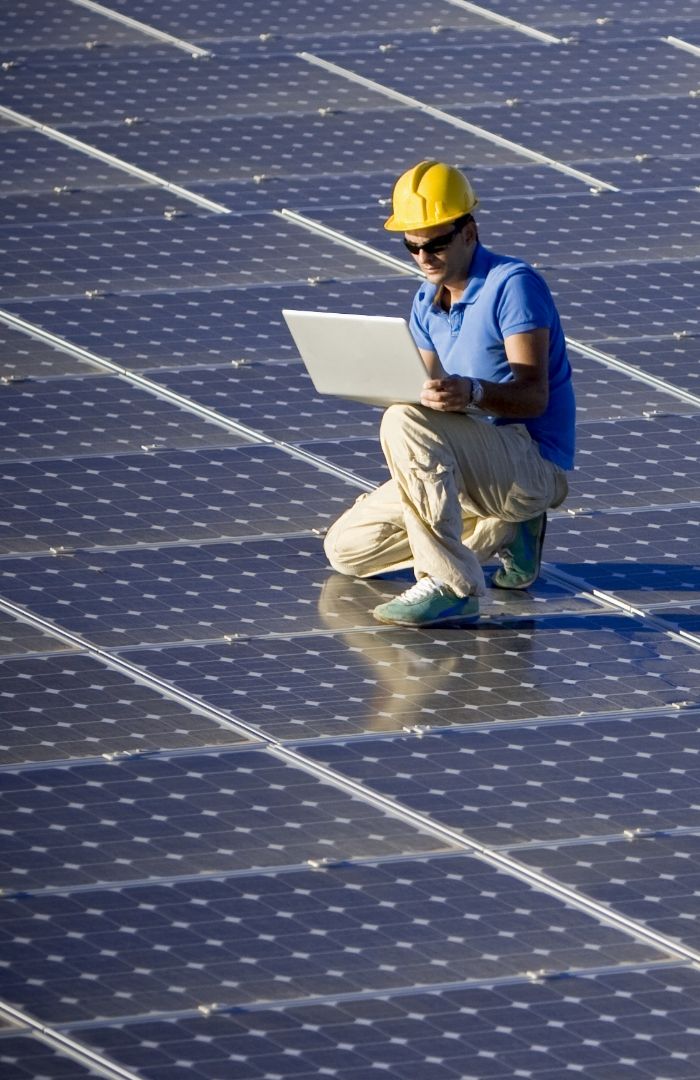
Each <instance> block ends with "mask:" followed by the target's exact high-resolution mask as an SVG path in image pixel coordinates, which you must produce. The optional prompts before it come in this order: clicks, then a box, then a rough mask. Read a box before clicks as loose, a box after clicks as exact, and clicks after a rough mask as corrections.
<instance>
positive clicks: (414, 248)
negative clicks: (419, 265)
mask: <svg viewBox="0 0 700 1080" xmlns="http://www.w3.org/2000/svg"><path fill="white" fill-rule="evenodd" d="M456 231H457V230H456V229H453V230H452V232H451V233H447V235H446V236H436V237H435V239H434V240H427V241H426V243H425V244H414V242H413V241H412V240H406V239H404V245H405V246H406V248H407V249H408V250H409V251H410V252H411V255H419V254H420V253H421V251H424V252H425V254H426V255H435V254H436V253H437V252H438V251H444V250H445V248H448V247H449V246H450V244H451V243H452V241H453V239H454V236H455V233H456Z"/></svg>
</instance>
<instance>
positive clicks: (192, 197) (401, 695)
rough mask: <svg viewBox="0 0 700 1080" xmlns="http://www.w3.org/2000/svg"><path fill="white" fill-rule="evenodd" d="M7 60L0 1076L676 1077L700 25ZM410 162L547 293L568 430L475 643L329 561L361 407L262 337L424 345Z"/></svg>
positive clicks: (2, 185)
mask: <svg viewBox="0 0 700 1080" xmlns="http://www.w3.org/2000/svg"><path fill="white" fill-rule="evenodd" d="M0 23H1V24H2V29H3V41H4V53H3V69H4V72H3V74H4V77H5V78H4V85H5V98H4V101H5V104H6V108H5V109H4V110H3V111H2V115H0V160H1V161H2V164H3V168H2V170H1V174H2V179H1V180H0V215H1V220H0V249H2V251H3V253H4V262H3V276H2V279H1V281H2V296H1V297H0V357H1V360H2V367H1V371H0V376H1V379H2V381H0V397H1V398H2V404H3V406H4V408H3V410H2V421H0V425H1V427H0V430H1V432H2V439H1V440H0V478H1V480H0V530H1V536H2V539H1V541H0V545H1V546H0V571H2V585H1V586H0V713H1V714H2V726H1V727H0V803H1V804H2V807H3V814H2V828H1V829H0V879H1V881H0V885H1V886H2V895H1V896H0V918H2V921H3V943H2V945H0V972H1V974H0V981H1V983H2V989H1V990H0V1063H1V1065H2V1074H3V1080H4V1078H5V1077H7V1078H8V1080H30V1078H31V1080H40V1078H46V1080H63V1078H65V1080H68V1078H69V1077H70V1078H71V1080H72V1078H78V1077H80V1078H82V1077H85V1078H88V1077H92V1076H97V1075H99V1076H102V1077H107V1078H109V1080H137V1078H138V1080H192V1078H194V1080H222V1078H223V1077H226V1078H229V1077H231V1078H233V1077H236V1080H237V1078H238V1077H239V1076H240V1077H241V1080H243V1077H251V1078H252V1077H256V1078H259V1080H279V1078H280V1077H285V1078H286V1077H291V1076H294V1077H295V1078H297V1080H307V1078H308V1080H311V1078H312V1077H313V1078H314V1080H316V1078H317V1077H319V1076H326V1075H329V1076H330V1075H332V1076H335V1077H337V1078H338V1080H379V1078H380V1077H381V1078H382V1080H387V1078H395V1080H406V1077H407V1076H409V1075H410V1076H411V1078H412V1080H457V1078H459V1080H491V1078H494V1080H495V1078H496V1077H504V1078H505V1077H508V1078H509V1080H510V1078H511V1077H515V1076H520V1075H522V1076H527V1077H531V1078H532V1080H561V1077H562V1076H563V1075H567V1076H568V1075H581V1076H585V1077H586V1080H612V1078H614V1080H650V1078H652V1077H653V1078H654V1080H680V1078H687V1080H696V1077H697V1076H698V1074H699V1073H700V1047H699V1045H698V1037H697V1032H698V1030H700V1011H699V1008H698V1004H699V1002H700V980H699V978H698V974H697V961H698V959H699V958H700V954H699V953H698V950H697V933H696V922H697V914H696V906H697V905H696V892H697V889H696V881H697V870H698V836H699V835H700V820H699V819H698V813H699V812H700V810H699V807H698V800H697V797H696V792H697V779H698V778H697V775H696V774H697V766H696V761H697V755H698V749H699V747H698V716H699V715H700V710H699V708H698V687H699V686H700V659H699V653H698V648H699V647H700V601H698V582H699V581H700V567H699V565H698V556H697V547H698V545H697V535H698V524H699V521H698V504H699V499H698V492H699V485H700V468H699V466H698V456H697V443H698V422H699V421H698V415H699V413H700V395H698V386H697V359H698V351H697V339H698V333H699V330H698V320H697V309H698V280H700V279H699V278H698V266H699V265H700V264H699V263H698V257H699V255H700V250H699V249H698V240H697V236H698V228H697V226H698V217H697V190H696V189H697V187H698V184H700V173H699V170H698V161H699V160H700V151H699V150H698V144H697V118H696V113H697V102H696V91H697V57H696V55H695V53H696V52H697V47H698V43H700V30H699V25H700V24H699V23H698V19H697V17H696V16H695V15H694V13H693V12H689V11H685V10H684V11H680V10H679V8H678V5H677V4H676V3H674V2H673V0H654V2H652V0H612V2H611V3H608V4H607V6H606V8H605V10H604V11H603V10H602V9H601V6H600V4H599V3H597V2H592V0H583V3H576V4H573V3H571V2H569V0H536V2H535V3H534V5H533V4H532V3H529V4H527V5H525V4H524V3H522V2H521V0H504V2H503V3H502V4H499V5H498V8H497V9H493V10H490V9H485V8H476V7H474V6H473V5H470V4H466V3H462V2H461V0H440V2H439V3H437V4H436V3H434V2H430V3H428V0H420V2H418V3H411V4H409V3H407V2H406V0H391V2H389V3H385V4H381V5H377V4H376V3H370V2H369V0H353V2H352V3H350V2H349V0H342V2H340V3H336V4H334V5H331V6H329V5H327V4H319V3H318V0H292V2H289V3H286V4H281V3H276V2H275V3H272V4H267V5H260V4H257V5H256V4H254V3H253V2H252V0H244V2H242V3H239V4H237V5H230V4H228V5H227V4H224V3H216V4H213V5H209V6H206V7H203V6H202V5H201V4H199V3H195V2H194V0H166V2H165V3H159V4H156V3H154V2H152V0H139V2H138V3H136V2H132V0H115V2H114V3H113V4H112V5H110V6H106V5H98V4H94V3H93V2H92V0H80V2H69V0H43V2H42V4H41V5H38V6H36V5H34V6H27V5H26V4H22V3H15V4H14V5H11V6H10V8H8V9H7V11H4V12H3V14H2V17H1V18H0ZM669 39H670V40H669ZM402 95H404V96H402ZM12 110H15V112H13V111H12ZM16 113H20V114H22V117H24V119H22V118H18V117H17V115H16ZM105 155H106V156H105ZM421 157H430V158H434V157H436V158H443V157H444V158H445V159H447V160H451V161H453V162H455V164H457V165H459V166H460V167H462V168H464V169H465V170H466V171H467V172H468V173H469V175H470V177H471V178H472V180H473V182H474V186H475V188H476V190H477V191H478V193H479V196H480V198H481V205H480V208H479V211H478V220H479V225H480V229H481V234H482V238H483V239H484V240H485V241H486V243H487V244H488V245H489V246H491V247H493V248H495V249H496V250H500V251H504V252H507V253H512V254H520V255H522V256H523V257H525V258H526V259H528V260H530V261H534V262H535V263H536V264H537V265H538V266H539V268H540V270H541V271H542V273H543V274H544V275H545V277H546V278H547V280H548V282H549V283H550V285H551V287H552V290H553V292H554V294H555V296H556V299H557V303H558V306H559V308H560V311H561V314H562V320H563V323H564V326H565V329H566V332H567V334H568V336H569V338H570V344H571V349H570V356H571V361H572V366H573V369H574V378H575V384H576V390H577V397H578V405H579V425H578V456H577V466H576V469H575V471H574V472H573V473H572V474H571V476H570V494H569V497H568V499H567V500H566V502H565V503H564V504H563V505H562V506H561V507H559V508H558V509H557V510H556V511H553V512H552V513H551V514H550V520H549V525H548V531H547V540H546V545H545V550H544V563H543V569H542V574H541V576H540V578H539V579H538V581H537V582H536V583H535V584H534V585H533V586H532V587H531V588H529V589H527V590H525V591H523V592H515V593H514V592H509V591H507V590H498V589H488V590H487V596H486V597H485V599H484V603H483V610H482V617H481V619H480V621H479V622H478V623H476V624H475V625H474V626H472V627H470V628H467V629H465V628H443V629H432V630H431V629H425V628H424V629H422V630H411V629H409V628H404V627H395V626H380V625H379V624H377V623H376V622H375V621H374V619H373V618H372V615H371V612H372V609H373V607H374V606H375V605H376V604H377V603H379V602H381V601H385V600H387V599H389V598H391V597H392V596H395V595H396V594H397V593H399V592H401V591H402V590H403V589H405V587H406V584H407V582H410V581H411V580H412V574H411V571H410V570H400V571H396V572H394V573H393V574H389V575H386V576H385V577H383V578H379V579H374V580H359V579H353V578H350V577H346V576H343V575H340V574H338V573H335V572H333V571H331V570H330V568H329V567H328V565H327V561H326V557H325V555H324V551H323V533H324V531H325V529H326V528H327V526H328V525H329V523H330V522H331V521H332V520H334V519H335V518H336V517H337V516H338V514H339V513H340V512H341V511H342V510H343V509H344V508H345V507H346V506H349V505H350V503H351V502H352V500H354V499H355V498H357V497H358V496H361V495H362V493H364V492H366V491H368V490H370V489H371V488H372V487H373V486H374V485H376V484H379V483H381V482H383V481H384V480H385V479H386V478H387V476H388V472H387V467H386V464H385V462H384V458H383V454H382V452H381V448H380V446H379V442H378V427H379V421H380V418H381V413H380V411H379V410H377V409H373V408H370V407H368V406H364V405H360V404H357V403H351V402H344V401H342V400H340V399H327V398H323V397H320V396H319V395H317V394H316V393H315V391H314V390H313V388H312V386H311V384H310V382H309V379H308V377H307V376H306V374H305V371H304V368H303V365H302V364H301V361H300V359H299V357H298V355H297V353H296V350H295V347H294V344H293V342H292V340H291V338H290V337H289V334H288V331H287V329H286V327H285V325H284V322H283V320H282V318H281V314H280V312H281V309H282V308H284V307H299V308H312V309H315V310H319V311H329V310H330V311H333V310H336V311H347V312H350V313H358V312H366V313H369V314H384V315H387V314H388V315H406V314H407V312H408V309H409V306H410V302H411V298H412V296H413V293H414V291H415V289H416V286H417V279H416V278H415V277H414V276H412V274H411V273H410V272H409V273H402V272H401V268H400V266H399V265H397V264H391V263H390V264H387V262H386V261H381V259H382V256H385V255H386V254H390V255H394V256H398V257H399V258H401V259H402V261H403V265H404V267H405V269H406V270H407V271H410V270H411V265H412V264H411V261H410V259H409V258H408V256H407V255H406V253H405V252H402V249H401V245H400V240H399V239H398V238H397V237H396V236H395V235H394V236H391V235H389V234H387V233H386V232H385V231H384V230H383V229H382V222H383V220H384V218H385V217H386V215H387V213H388V203H389V198H390V194H391V187H392V184H393V181H394V178H395V177H396V176H397V175H398V173H400V172H401V171H402V170H403V169H404V168H405V167H407V166H409V165H412V164H413V163H414V162H415V161H416V160H418V159H419V158H421ZM144 170H145V173H144ZM149 174H153V175H149ZM283 209H287V210H291V211H295V212H296V213H297V214H298V215H301V217H297V218H291V217H289V216H287V217H286V218H285V216H284V215H282V214H280V211H281V210H283ZM326 228H327V229H330V232H324V231H323V230H324V229H326ZM364 245H368V247H366V246H364ZM368 248H369V249H368ZM491 569H492V567H491V566H487V567H486V572H487V577H488V575H489V574H490V572H491Z"/></svg>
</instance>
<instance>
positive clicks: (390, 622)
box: [372, 612, 479, 630]
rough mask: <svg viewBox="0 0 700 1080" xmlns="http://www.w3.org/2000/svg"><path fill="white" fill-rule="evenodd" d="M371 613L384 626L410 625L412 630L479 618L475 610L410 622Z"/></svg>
mask: <svg viewBox="0 0 700 1080" xmlns="http://www.w3.org/2000/svg"><path fill="white" fill-rule="evenodd" d="M372 614H373V617H374V618H375V619H376V621H377V622H380V623H383V625H384V626H410V627H413V629H414V630H422V629H423V627H424V626H467V625H468V624H469V623H475V622H477V621H478V619H479V612H476V614H475V615H445V616H444V617H443V618H441V619H430V620H428V621H426V622H411V621H409V620H408V619H407V620H405V621H403V620H401V619H383V618H382V616H381V615H374V613H372Z"/></svg>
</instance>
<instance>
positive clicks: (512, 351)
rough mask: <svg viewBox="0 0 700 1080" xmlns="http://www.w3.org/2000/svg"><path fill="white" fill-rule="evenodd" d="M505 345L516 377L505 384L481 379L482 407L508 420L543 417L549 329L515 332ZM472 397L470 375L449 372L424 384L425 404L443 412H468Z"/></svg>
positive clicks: (423, 396)
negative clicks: (450, 373)
mask: <svg viewBox="0 0 700 1080" xmlns="http://www.w3.org/2000/svg"><path fill="white" fill-rule="evenodd" d="M504 345H505V351H506V359H507V360H508V363H509V365H510V369H511V371H512V373H513V378H512V379H511V380H510V381H509V382H503V383H499V382H486V381H485V380H481V379H480V380H479V382H480V384H481V388H482V390H483V398H482V400H481V401H480V402H479V408H480V409H481V410H482V411H483V412H485V413H488V414H489V415H490V416H502V417H506V418H508V419H516V420H532V419H534V418H535V417H536V416H541V415H542V413H543V412H544V411H545V409H546V408H547V404H548V402H549V330H547V329H546V328H541V329H537V330H528V331H526V332H525V333H523V334H511V335H510V337H507V338H505V341H504ZM472 396H473V385H472V380H471V379H470V378H469V377H468V376H466V375H448V376H446V377H445V378H442V379H428V380H427V381H426V382H425V383H424V384H423V392H422V394H421V405H424V406H426V408H428V409H437V410H438V411H440V412H464V411H465V410H466V409H467V408H468V407H469V406H470V405H471V404H472Z"/></svg>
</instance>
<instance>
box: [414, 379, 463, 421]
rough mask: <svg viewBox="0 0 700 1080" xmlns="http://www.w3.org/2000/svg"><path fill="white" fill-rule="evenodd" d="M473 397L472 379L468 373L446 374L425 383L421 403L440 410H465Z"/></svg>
mask: <svg viewBox="0 0 700 1080" xmlns="http://www.w3.org/2000/svg"><path fill="white" fill-rule="evenodd" d="M471 398H472V381H471V379H469V378H467V376H466V375H446V376H445V377H444V378H443V379H428V381H427V382H424V383H423V390H422V392H421V396H420V403H421V405H424V406H425V407H426V408H428V409H438V410H439V411H440V412H464V410H465V409H466V408H467V406H468V405H469V402H470V401H471Z"/></svg>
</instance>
